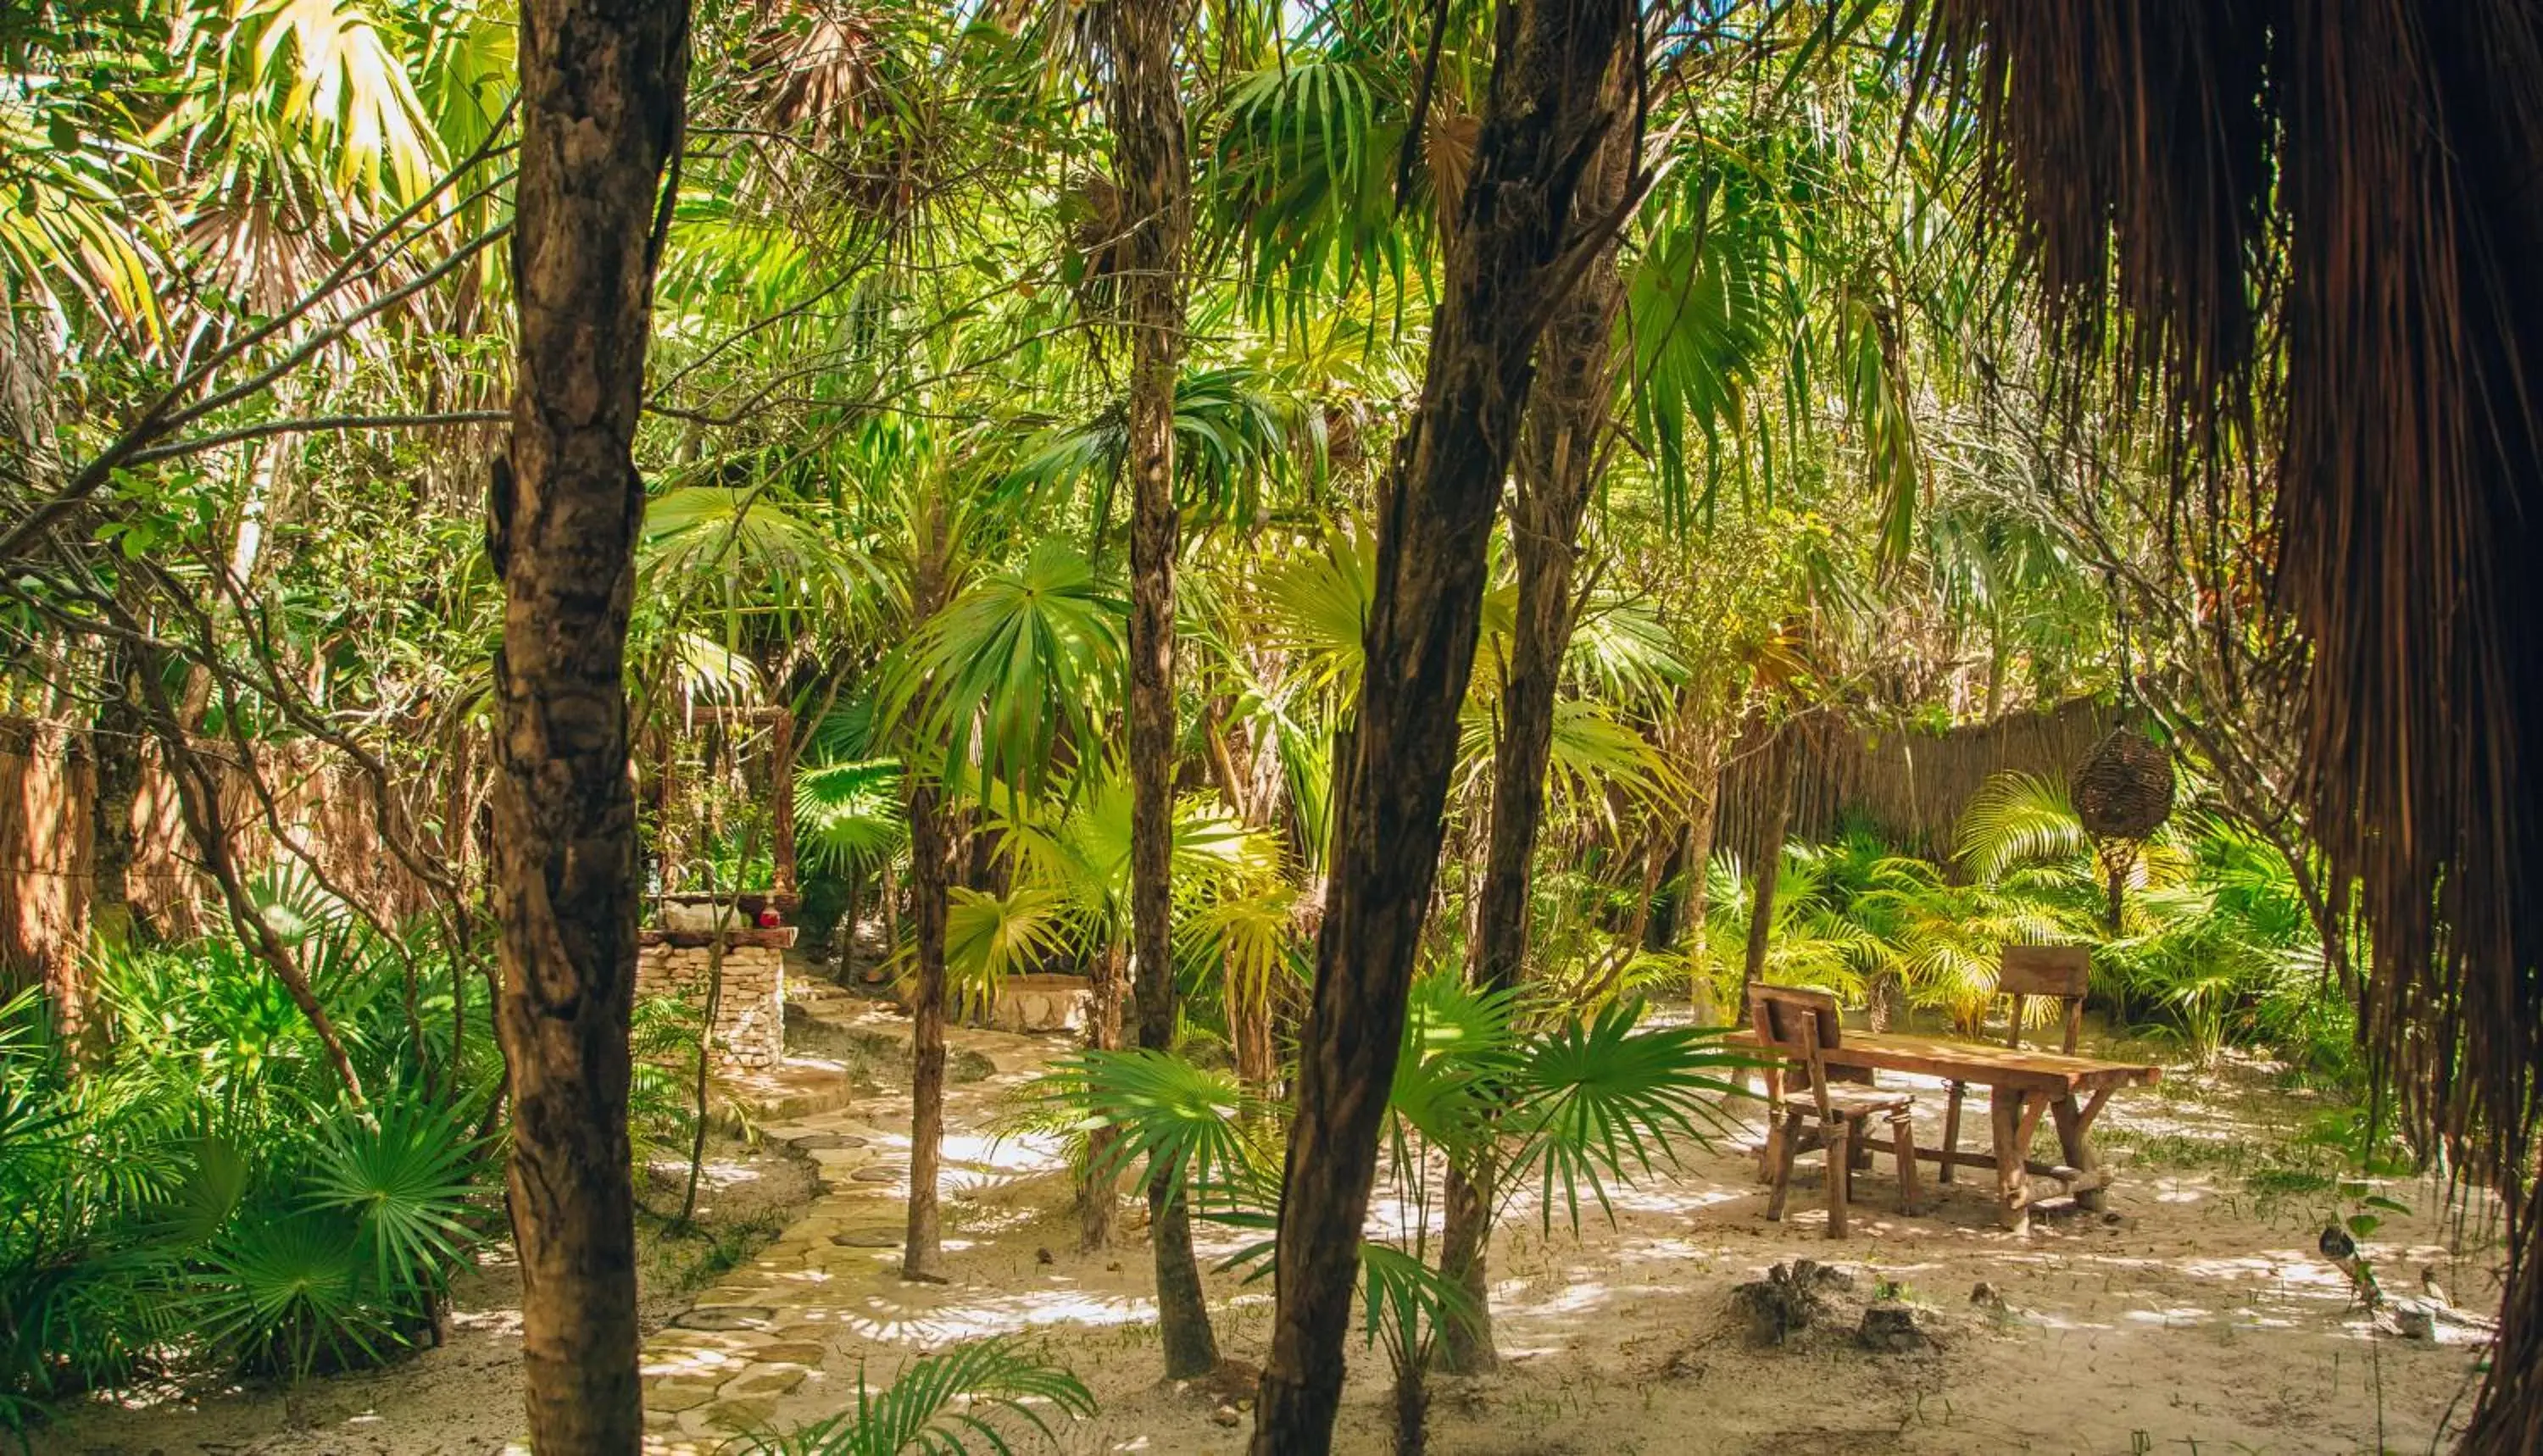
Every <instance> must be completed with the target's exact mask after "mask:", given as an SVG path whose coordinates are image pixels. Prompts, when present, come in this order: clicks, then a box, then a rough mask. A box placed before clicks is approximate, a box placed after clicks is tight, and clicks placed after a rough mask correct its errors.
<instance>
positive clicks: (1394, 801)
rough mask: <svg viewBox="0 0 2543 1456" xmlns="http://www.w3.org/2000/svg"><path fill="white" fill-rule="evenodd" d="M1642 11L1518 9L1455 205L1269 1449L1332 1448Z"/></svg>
mask: <svg viewBox="0 0 2543 1456" xmlns="http://www.w3.org/2000/svg"><path fill="white" fill-rule="evenodd" d="M1632 21H1633V11H1632V8H1631V7H1630V6H1625V5H1613V4H1608V3H1604V0H1580V3H1562V0H1544V3H1531V0H1520V3H1517V4H1514V5H1512V6H1511V7H1509V8H1508V10H1507V11H1506V12H1505V13H1504V15H1503V20H1502V23H1501V27H1500V39H1501V46H1500V48H1499V49H1498V51H1497V53H1496V54H1495V56H1494V58H1493V78H1492V82H1491V86H1490V90H1489V99H1488V100H1487V102H1486V103H1485V106H1484V110H1483V117H1482V125H1481V128H1480V131H1479V134H1478V138H1477V141H1476V144H1475V151H1474V160H1473V165H1472V170H1471V172H1470V174H1469V177H1468V179H1467V185H1466V188H1465V190H1464V192H1463V197H1462V200H1461V202H1460V204H1459V206H1458V209H1457V222H1456V225H1455V232H1456V236H1457V244H1456V246H1455V247H1454V248H1453V249H1451V250H1450V253H1449V268H1448V277H1447V279H1446V285H1445V288H1444V290H1443V301H1442V303H1441V304H1440V307H1439V312H1438V314H1437V317H1436V320H1435V322H1434V325H1433V328H1432V333H1431V341H1430V358H1429V364H1428V370H1427V377H1426V383H1425V386H1424V391H1423V402H1422V406H1421V408H1420V409H1419V410H1418V411H1417V413H1416V415H1415V418H1414V420H1413V421H1412V423H1411V424H1410V426H1409V435H1408V438H1407V440H1406V442H1405V444H1404V446H1403V448H1402V449H1401V450H1400V451H1399V453H1398V457H1397V468H1396V471H1395V474H1394V477H1393V479H1392V480H1391V481H1390V483H1389V495H1388V497H1387V498H1386V503H1385V508H1384V514H1383V516H1382V517H1381V522H1382V524H1381V526H1380V529H1379V534H1378V551H1377V575H1376V580H1377V589H1376V593H1375V595H1374V597H1373V598H1372V602H1371V610H1370V616H1369V620H1368V629H1367V634H1366V639H1365V641H1366V644H1367V650H1366V652H1365V654H1364V656H1365V661H1366V663H1367V670H1368V671H1369V672H1370V673H1371V674H1372V675H1374V674H1376V673H1378V672H1381V671H1383V672H1385V673H1386V674H1388V675H1389V677H1390V679H1391V680H1390V681H1388V682H1387V683H1386V684H1385V688H1386V690H1385V691H1383V692H1380V691H1376V690H1375V689H1374V688H1372V689H1371V690H1370V691H1367V692H1364V693H1362V695H1361V697H1360V701H1359V705H1358V708H1357V716H1356V719H1355V721H1354V723H1353V725H1352V727H1351V729H1350V735H1349V747H1348V749H1347V750H1346V752H1345V753H1343V754H1340V755H1338V756H1337V765H1336V770H1335V795H1334V798H1335V824H1334V850H1333V855H1332V865H1333V881H1332V891H1331V893H1330V896H1329V902H1328V904H1327V907H1326V911H1325V920H1324V926H1323V929H1322V932H1321V934H1320V935H1319V937H1318V940H1317V946H1316V989H1315V996H1314V1000H1313V1003H1312V1005H1311V1007H1310V1009H1309V1012H1308V1016H1307V1025H1306V1029H1305V1033H1304V1035H1303V1037H1302V1046H1303V1047H1304V1053H1303V1057H1302V1064H1301V1066H1300V1068H1299V1076H1298V1121H1297V1127H1296V1131H1295V1132H1294V1134H1293V1136H1292V1137H1291V1140H1290V1143H1289V1150H1288V1160H1287V1165H1286V1169H1285V1172H1284V1176H1283V1179H1282V1188H1283V1193H1282V1199H1281V1214H1280V1217H1281V1224H1280V1248H1279V1263H1278V1291H1277V1293H1278V1313H1277V1316H1276V1319H1275V1323H1274V1329H1273V1334H1272V1342H1271V1359H1270V1360H1269V1361H1268V1362H1267V1363H1266V1365H1265V1367H1264V1371H1263V1385H1262V1393H1261V1398H1260V1400H1259V1402H1258V1404H1257V1406H1256V1418H1255V1429H1254V1444H1253V1449H1254V1451H1255V1452H1256V1453H1257V1456H1290V1453H1306V1456H1318V1453H1322V1452H1324V1451H1326V1450H1328V1449H1330V1448H1331V1444H1332V1441H1333V1422H1334V1417H1335V1414H1336V1412H1337V1410H1338V1408H1339V1405H1340V1402H1341V1398H1342V1377H1343V1362H1342V1341H1343V1336H1344V1331H1345V1328H1346V1326H1347V1325H1348V1324H1349V1315H1350V1299H1351V1288H1352V1285H1353V1283H1354V1282H1355V1278H1354V1276H1355V1274H1356V1272H1357V1264H1358V1261H1357V1260H1356V1259H1355V1258H1354V1257H1353V1251H1354V1250H1355V1249H1356V1247H1357V1245H1358V1242H1359V1231H1360V1225H1361V1221H1362V1219H1363V1217H1364V1216H1365V1214H1366V1211H1367V1207H1368V1190H1369V1183H1370V1179H1371V1178H1372V1176H1373V1172H1374V1159H1375V1156H1376V1150H1377V1135H1378V1131H1379V1114H1380V1111H1381V1109H1380V1107H1379V1105H1378V1103H1377V1101H1376V1099H1375V1098H1374V1097H1373V1096H1372V1095H1371V1094H1372V1089H1374V1088H1377V1087H1381V1086H1385V1085H1387V1084H1388V1083H1389V1082H1390V1081H1391V1080H1392V1076H1393V1072H1394V1067H1395V1062H1396V1057H1397V1051H1398V1047H1397V1037H1396V1033H1397V1031H1398V1030H1399V1029H1400V1028H1401V1027H1402V1026H1403V1024H1404V1017H1405V998H1406V995H1407V992H1408V989H1409V986H1410V983H1411V978H1412V971H1413V960H1414V956H1415V952H1416V950H1417V947H1418V943H1419V940H1420V935H1421V927H1422V922H1423V920H1424V918H1425V916H1426V913H1427V910H1428V904H1429V899H1430V890H1431V885H1432V881H1433V880H1434V878H1435V876H1436V874H1437V861H1438V853H1439V846H1440V841H1441V817H1440V816H1441V810H1442V808H1443V805H1444V803H1445V799H1446V795H1447V787H1448V774H1449V771H1450V769H1451V768H1452V767H1453V763H1454V758H1455V753H1456V738H1457V731H1456V724H1457V708H1458V704H1459V703H1460V702H1461V701H1462V700H1463V699H1464V697H1465V694H1466V686H1467V682H1468V679H1469V676H1470V675H1471V672H1472V669H1473V665H1474V648H1475V635H1476V625H1477V617H1478V613H1479V610H1480V607H1481V605H1482V597H1483V588H1484V578H1485V561H1486V545H1487V541H1488V538H1489V536H1490V532H1491V525H1492V515H1493V505H1494V502H1495V500H1496V498H1497V497H1498V496H1499V494H1500V487H1501V480H1502V477H1503V472H1504V471H1505V470H1506V469H1507V468H1508V465H1509V460H1510V455H1511V452H1512V450H1513V449H1514V447H1515V446H1516V443H1517V441H1516V438H1515V436H1516V428H1517V422H1518V418H1519V415H1520V412H1521V411H1522V409H1523V408H1524V406H1525V402H1526V397H1527V392H1528V387H1529V384H1530V382H1531V379H1532V358H1533V352H1534V345H1535V335H1536V333H1537V331H1538V329H1539V327H1540V325H1541V324H1542V322H1543V318H1542V315H1541V313H1540V312H1539V309H1540V307H1541V304H1542V302H1543V294H1544V293H1545V291H1546V290H1549V289H1550V290H1552V291H1553V292H1554V294H1555V295H1556V298H1557V301H1559V296H1560V294H1561V292H1562V291H1563V290H1564V289H1565V288H1567V287H1568V286H1569V284H1570V282H1571V281H1572V279H1571V278H1569V277H1565V276H1561V275H1560V273H1559V270H1558V266H1559V262H1560V260H1561V259H1562V257H1563V252H1564V246H1565V243H1566V240H1567V239H1569V238H1570V237H1571V236H1572V233H1571V219H1572V216H1573V210H1574V208H1573V202H1574V194H1575V191H1576V189H1577V187H1578V185H1579V182H1580V173H1581V170H1582V168H1583V166H1584V165H1585V163H1586V162H1587V160H1588V156H1589V154H1590V152H1591V151H1592V150H1594V146H1595V143H1596V140H1597V138H1598V137H1599V136H1600V135H1601V134H1603V131H1604V129H1605V128H1606V127H1609V126H1621V125H1625V124H1627V119H1626V117H1624V116H1623V115H1618V114H1616V113H1614V112H1611V111H1609V110H1608V109H1607V108H1604V107H1602V106H1601V105H1600V104H1599V98H1600V97H1601V95H1602V94H1603V92H1602V88H1603V84H1604V79H1605V77H1606V74H1607V72H1608V69H1609V67H1610V65H1611V64H1612V63H1613V60H1614V56H1615V53H1616V51H1617V49H1618V48H1619V46H1620V45H1621V44H1622V41H1623V39H1624V38H1625V36H1626V35H1627V34H1628V31H1629V28H1630V26H1631V24H1632Z"/></svg>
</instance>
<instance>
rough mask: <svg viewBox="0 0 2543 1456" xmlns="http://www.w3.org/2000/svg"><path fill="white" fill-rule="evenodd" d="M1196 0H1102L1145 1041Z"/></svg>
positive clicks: (1188, 1263)
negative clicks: (1125, 408)
mask: <svg viewBox="0 0 2543 1456" xmlns="http://www.w3.org/2000/svg"><path fill="white" fill-rule="evenodd" d="M1182 9H1183V6H1182V4H1181V0H1110V3H1108V4H1107V5H1105V7H1104V9H1103V11H1102V17H1103V28H1104V31H1103V34H1104V45H1105V50H1106V52H1107V53H1106V57H1105V58H1106V61H1107V65H1106V67H1105V76H1104V87H1103V93H1104V109H1105V112H1106V113H1107V115H1108V116H1109V118H1110V120H1111V122H1112V127H1113V179H1114V184H1115V186H1116V187H1117V189H1118V191H1119V194H1120V198H1121V232H1122V237H1121V245H1122V246H1121V256H1122V258H1123V260H1124V267H1123V269H1122V273H1121V279H1120V283H1121V292H1122V301H1123V303H1124V304H1125V305H1126V313H1127V316H1128V322H1129V325H1130V404H1129V417H1130V418H1129V465H1130V693H1129V704H1128V708H1129V712H1128V718H1129V729H1130V734H1129V736H1130V944H1131V963H1132V973H1133V975H1134V976H1135V977H1136V980H1135V984H1134V993H1135V996H1136V999H1137V1002H1138V1009H1139V1045H1140V1046H1141V1047H1143V1048H1145V1049H1147V1050H1151V1051H1164V1050H1168V1049H1170V1048H1171V1047H1172V1046H1173V1044H1174V1036H1175V964H1174V948H1173V941H1172V934H1173V896H1174V885H1173V881H1172V878H1171V877H1172V874H1173V859H1174V793H1175V786H1174V775H1175V554H1176V551H1177V549H1178V547H1179V545H1180V538H1181V535H1182V527H1183V523H1182V520H1181V518H1180V516H1179V514H1178V513H1177V511H1176V509H1175V380H1176V376H1177V374H1178V372H1179V371H1180V369H1181V367H1182V363H1183V347H1184V309H1183V253H1184V244H1185V240H1186V239H1187V238H1188V237H1189V236H1190V234H1191V232H1192V186H1191V163H1190V162H1189V161H1188V160H1187V158H1186V156H1185V142H1184V104H1183V94H1182V92H1181V90H1180V89H1179V88H1178V87H1177V85H1176V77H1175V37H1176V35H1177V34H1178V33H1179V31H1180V30H1181V26H1180V25H1179V23H1178V21H1179V17H1180V13H1181V11H1182ZM1148 1215H1149V1230H1150V1245H1151V1247H1152V1248H1153V1250H1154V1252H1155V1255H1156V1266H1157V1319H1158V1325H1159V1329H1160V1333H1161V1334H1162V1336H1163V1337H1164V1341H1165V1354H1166V1377H1167V1378H1168V1379H1170V1380H1181V1379H1188V1378H1190V1377H1192V1376H1194V1375H1198V1374H1200V1373H1202V1372H1204V1371H1206V1370H1208V1369H1210V1368H1211V1367H1213V1366H1215V1365H1216V1364H1217V1363H1218V1344H1217V1341H1215V1340H1214V1339H1212V1337H1211V1334H1210V1328H1209V1307H1208V1305H1207V1304H1206V1303H1205V1302H1204V1301H1203V1298H1202V1290H1201V1283H1200V1265H1199V1264H1197V1263H1196V1262H1195V1261H1194V1257H1193V1248H1192V1215H1191V1212H1190V1210H1189V1209H1188V1208H1187V1206H1186V1205H1185V1202H1184V1197H1183V1191H1182V1188H1181V1187H1180V1183H1179V1180H1177V1179H1175V1178H1173V1177H1171V1176H1169V1175H1168V1174H1167V1172H1166V1171H1164V1170H1156V1171H1153V1172H1152V1173H1151V1175H1150V1177H1149V1180H1148Z"/></svg>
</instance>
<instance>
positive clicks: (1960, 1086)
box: [1935, 1082, 1969, 1183]
mask: <svg viewBox="0 0 2543 1456" xmlns="http://www.w3.org/2000/svg"><path fill="white" fill-rule="evenodd" d="M1968 1091H1969V1088H1968V1084H1967V1083H1965V1082H1955V1083H1953V1084H1952V1099H1951V1102H1950V1103H1949V1104H1948V1105H1946V1106H1945V1108H1944V1109H1943V1171H1942V1172H1941V1173H1938V1174H1936V1175H1935V1177H1936V1178H1937V1179H1938V1180H1940V1181H1941V1182H1944V1183H1950V1182H1951V1181H1952V1155H1953V1154H1954V1153H1957V1152H1959V1151H1960V1150H1961V1099H1962V1098H1964V1097H1966V1096H1967V1095H1968Z"/></svg>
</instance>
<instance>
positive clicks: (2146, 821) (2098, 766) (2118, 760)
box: [2073, 728, 2173, 839]
mask: <svg viewBox="0 0 2543 1456" xmlns="http://www.w3.org/2000/svg"><path fill="white" fill-rule="evenodd" d="M2073 787H2074V799H2075V813H2076V817H2078V818H2080V819H2082V820H2083V821H2084V828H2085V829H2086V830H2087V831H2088V832H2090V833H2091V834H2092V835H2093V836H2094V837H2095V838H2098V839H2143V838H2145V837H2146V836H2147V835H2149V834H2152V833H2153V832H2154V831H2155V830H2156V829H2158V828H2160V827H2161V826H2162V824H2163V821H2164V820H2166V819H2168V818H2170V817H2172V796H2173V778H2172V750H2171V749H2169V748H2166V747H2165V746H2163V745H2162V744H2161V743H2158V742H2156V741H2155V740H2154V739H2152V738H2149V737H2147V736H2146V735H2145V734H2143V733H2141V732H2138V731H2137V730H2136V729H2134V728H2113V729H2112V730H2111V731H2110V732H2109V733H2108V734H2106V735H2105V736H2104V737H2103V739H2102V741H2100V742H2098V743H2096V744H2094V745H2093V751H2092V752H2090V753H2087V754H2085V755H2084V761H2083V762H2082V763H2080V764H2077V765H2076V766H2075V778H2074V786H2073Z"/></svg>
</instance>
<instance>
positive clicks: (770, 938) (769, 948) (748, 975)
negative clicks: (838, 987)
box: [636, 929, 795, 1072]
mask: <svg viewBox="0 0 2543 1456" xmlns="http://www.w3.org/2000/svg"><path fill="white" fill-rule="evenodd" d="M712 939H714V936H713V935H712V934H710V933H688V932H679V931H659V930H649V931H644V932H641V933H639V934H638V936H637V949H636V994H637V995H639V996H672V995H676V996H679V997H682V998H683V999H685V1000H687V1001H688V1002H689V1003H690V1004H691V1005H693V1006H698V1007H704V1006H705V1005H706V1002H707V981H708V977H709V973H710V971H711V969H712V967H711V965H710V964H709V960H708V957H709V952H708V949H707V942H708V941H710V940H712ZM723 939H724V941H725V947H724V991H723V994H722V995H721V996H720V997H718V999H717V1003H716V1024H715V1035H714V1037H713V1038H712V1040H711V1041H710V1043H709V1044H710V1045H711V1046H712V1047H713V1060H714V1064H715V1066H716V1067H717V1068H718V1069H720V1070H725V1071H743V1072H758V1071H765V1070H767V1069H768V1068H770V1067H774V1066H776V1065H777V1064H778V1063H779V1062H781V1061H783V1060H785V1056H786V947H787V946H789V945H791V944H793V943H794V940H795V932H794V931H793V930H792V929H778V930H740V931H732V932H729V933H727V934H726V935H725V936H724V937H723Z"/></svg>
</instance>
